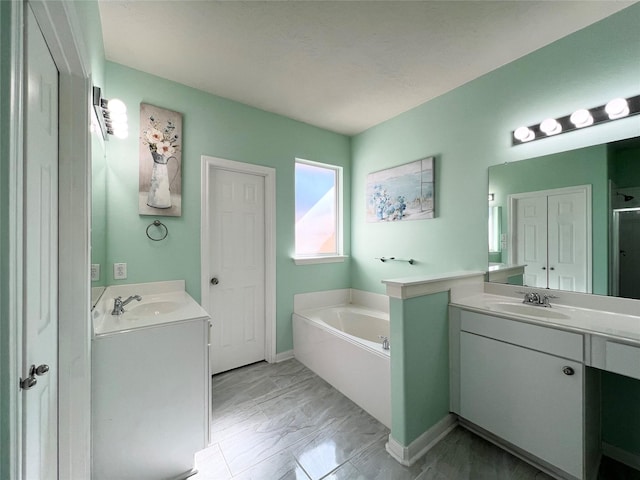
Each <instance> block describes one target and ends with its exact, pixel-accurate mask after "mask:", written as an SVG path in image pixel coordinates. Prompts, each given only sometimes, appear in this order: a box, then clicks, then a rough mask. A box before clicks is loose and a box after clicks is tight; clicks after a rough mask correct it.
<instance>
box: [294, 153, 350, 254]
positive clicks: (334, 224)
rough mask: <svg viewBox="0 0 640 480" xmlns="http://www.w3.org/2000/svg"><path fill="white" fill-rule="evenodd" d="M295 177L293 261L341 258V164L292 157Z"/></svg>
mask: <svg viewBox="0 0 640 480" xmlns="http://www.w3.org/2000/svg"><path fill="white" fill-rule="evenodd" d="M295 181H296V186H295V197H296V230H295V252H296V253H295V257H296V263H311V262H309V261H307V262H305V261H304V259H307V260H309V259H313V261H315V262H322V261H341V260H342V212H341V209H342V205H341V204H342V168H341V167H336V166H333V165H325V164H322V163H316V162H310V161H307V160H300V159H296V167H295ZM298 260H302V261H298Z"/></svg>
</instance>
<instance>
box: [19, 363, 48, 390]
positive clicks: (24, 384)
mask: <svg viewBox="0 0 640 480" xmlns="http://www.w3.org/2000/svg"><path fill="white" fill-rule="evenodd" d="M48 371H49V365H46V364H44V363H43V364H42V365H38V366H37V367H36V366H35V365H31V367H30V368H29V376H28V377H27V378H24V379H20V388H22V389H23V390H29V389H30V388H33V387H34V386H35V385H36V383H38V379H37V378H36V375H38V376H39V377H41V376H42V375H45V374H46V373H47V372H48Z"/></svg>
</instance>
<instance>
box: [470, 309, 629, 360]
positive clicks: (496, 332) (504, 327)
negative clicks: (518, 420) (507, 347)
mask: <svg viewBox="0 0 640 480" xmlns="http://www.w3.org/2000/svg"><path fill="white" fill-rule="evenodd" d="M460 329H461V330H464V331H466V332H470V333H475V334H477V335H482V336H484V337H490V338H495V339H496V340H502V341H503V342H507V343H512V344H514V345H520V346H523V347H526V348H531V349H533V350H538V351H540V352H545V353H550V354H552V355H557V356H559V357H564V358H569V359H571V360H575V361H578V362H583V361H584V345H583V337H582V335H581V334H579V333H572V332H565V331H563V330H557V329H555V328H549V327H542V326H539V325H533V324H530V323H524V322H520V321H518V320H508V319H505V318H499V317H492V316H490V315H483V314H480V313H476V312H469V311H466V310H462V311H461V312H460ZM639 355H640V354H639ZM639 358H640V357H639Z"/></svg>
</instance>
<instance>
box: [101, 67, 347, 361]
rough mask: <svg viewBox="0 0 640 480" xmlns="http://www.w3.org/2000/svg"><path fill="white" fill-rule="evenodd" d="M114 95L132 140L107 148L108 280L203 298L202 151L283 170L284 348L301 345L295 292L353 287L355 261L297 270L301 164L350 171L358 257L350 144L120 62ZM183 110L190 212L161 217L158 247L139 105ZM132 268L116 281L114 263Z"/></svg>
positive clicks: (110, 72)
mask: <svg viewBox="0 0 640 480" xmlns="http://www.w3.org/2000/svg"><path fill="white" fill-rule="evenodd" d="M106 72H107V98H120V99H121V100H123V101H124V102H125V104H126V105H127V107H128V116H129V137H128V138H127V139H126V140H119V139H115V138H112V139H110V141H109V142H108V143H107V171H106V177H107V207H106V218H107V223H106V232H107V237H106V239H107V240H106V244H107V253H106V256H107V262H106V263H107V265H106V267H107V268H106V273H107V278H106V280H107V283H108V284H115V283H123V282H124V283H138V282H153V281H160V280H174V279H184V280H186V286H187V291H188V292H189V294H190V295H191V296H192V297H194V298H195V299H196V300H199V299H200V202H201V199H200V168H201V160H200V157H201V155H210V156H214V157H220V158H225V159H228V160H235V161H240V162H246V163H251V164H256V165H263V166H267V167H273V168H275V169H276V190H277V192H276V222H277V224H276V271H277V280H276V282H277V305H276V309H277V314H276V315H277V350H278V352H283V351H287V350H289V349H291V348H293V338H292V330H291V314H292V312H293V295H294V294H295V293H301V292H310V291H316V290H329V289H334V288H347V287H349V286H350V279H349V261H346V262H344V263H334V264H322V265H304V266H296V265H294V263H293V261H292V259H291V257H292V254H293V251H294V203H293V198H294V195H293V194H294V161H295V158H296V157H300V158H304V159H307V160H313V161H317V162H323V163H330V164H333V165H339V166H342V167H344V185H345V192H344V198H345V215H344V224H345V225H346V227H345V237H344V245H345V252H346V253H347V254H348V253H349V252H350V231H349V228H348V225H349V224H350V214H349V212H350V210H351V205H350V198H351V192H350V185H351V178H350V168H349V157H350V139H349V138H348V137H346V136H343V135H338V134H335V133H331V132H328V131H326V130H322V129H319V128H316V127H312V126H309V125H306V124H303V123H300V122H296V121H294V120H291V119H288V118H285V117H282V116H279V115H275V114H272V113H267V112H264V111H262V110H258V109H255V108H251V107H248V106H246V105H243V104H240V103H238V102H234V101H231V100H227V99H224V98H221V97H217V96H214V95H210V94H207V93H204V92H202V91H199V90H195V89H193V88H189V87H186V86H184V85H181V84H178V83H174V82H171V81H168V80H164V79H161V78H158V77H154V76H152V75H148V74H146V73H143V72H140V71H137V70H133V69H131V68H127V67H125V66H122V65H118V64H115V63H109V62H108V63H107V68H106ZM141 102H144V103H149V104H152V105H156V106H159V107H162V108H167V109H169V110H175V111H178V112H181V113H182V114H183V142H182V162H183V166H182V176H183V177H182V192H183V194H182V195H183V196H182V216H181V217H162V221H163V223H165V224H166V226H167V227H168V229H169V236H168V237H167V239H166V240H164V241H162V242H153V241H151V240H149V239H148V238H147V236H146V234H145V229H146V227H147V225H149V223H151V221H152V220H153V219H154V217H149V216H140V215H138V136H139V134H138V132H139V108H140V107H139V105H140V103H141ZM114 262H126V263H127V264H128V278H127V280H124V281H114V280H113V269H112V264H113V263H114Z"/></svg>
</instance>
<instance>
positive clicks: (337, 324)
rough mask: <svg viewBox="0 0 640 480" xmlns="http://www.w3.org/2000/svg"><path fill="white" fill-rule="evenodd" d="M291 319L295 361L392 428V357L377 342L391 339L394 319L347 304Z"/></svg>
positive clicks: (297, 314) (303, 311)
mask: <svg viewBox="0 0 640 480" xmlns="http://www.w3.org/2000/svg"><path fill="white" fill-rule="evenodd" d="M292 318H293V349H294V355H295V357H296V358H297V359H298V360H299V361H300V362H302V363H303V364H304V365H305V366H307V367H308V368H309V369H311V370H313V371H314V372H315V373H317V374H318V375H319V376H320V377H322V378H323V379H324V380H326V381H327V382H328V383H330V384H331V385H333V386H334V387H335V388H336V389H338V390H339V391H340V392H342V393H343V394H344V395H346V396H347V397H348V398H350V399H351V400H352V401H353V402H355V403H356V404H357V405H359V406H360V407H361V408H363V409H364V410H365V411H367V412H368V413H369V414H370V415H372V416H373V417H374V418H376V419H377V420H378V421H380V422H381V423H383V424H384V425H385V426H387V427H389V428H391V393H390V388H391V375H390V361H389V360H390V359H389V351H388V350H383V349H382V343H381V341H380V339H379V338H378V336H379V335H383V336H386V337H389V314H388V313H386V312H384V311H379V310H373V309H371V308H367V307H363V306H359V305H353V304H346V305H339V306H331V307H320V308H309V309H301V310H299V311H296V312H295V313H294V314H293V317H292ZM391 348H393V346H392V347H391Z"/></svg>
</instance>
